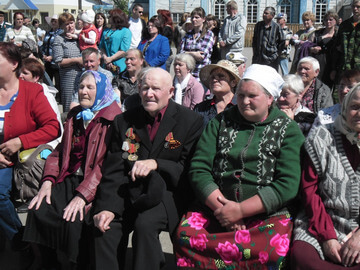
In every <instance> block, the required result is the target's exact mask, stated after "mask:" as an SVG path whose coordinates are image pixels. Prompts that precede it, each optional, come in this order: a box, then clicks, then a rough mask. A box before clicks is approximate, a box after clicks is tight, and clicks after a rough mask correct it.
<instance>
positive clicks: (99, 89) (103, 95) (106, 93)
mask: <svg viewBox="0 0 360 270" xmlns="http://www.w3.org/2000/svg"><path fill="white" fill-rule="evenodd" d="M88 73H91V74H92V75H93V76H94V78H95V82H96V96H95V101H94V104H93V105H92V107H91V108H87V109H84V108H83V109H82V111H81V112H79V113H78V114H77V115H76V119H80V118H82V119H84V120H85V121H89V120H91V119H93V118H94V116H95V114H94V112H97V111H100V110H101V109H103V108H105V107H107V106H109V105H110V104H111V103H113V102H114V101H116V102H120V98H119V96H118V95H117V94H116V93H115V92H114V90H113V88H112V86H111V82H110V80H109V79H108V78H107V77H106V75H105V74H103V73H101V72H97V71H93V70H86V71H84V72H83V74H81V77H80V82H81V81H82V79H83V78H84V76H87V75H86V74H88Z"/></svg>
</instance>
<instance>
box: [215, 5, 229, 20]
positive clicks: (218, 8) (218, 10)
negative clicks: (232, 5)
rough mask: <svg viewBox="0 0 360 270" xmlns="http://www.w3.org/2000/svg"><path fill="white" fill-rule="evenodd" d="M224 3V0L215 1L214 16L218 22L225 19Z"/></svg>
mask: <svg viewBox="0 0 360 270" xmlns="http://www.w3.org/2000/svg"><path fill="white" fill-rule="evenodd" d="M225 9H226V7H225V1H224V0H215V11H214V13H215V16H217V17H218V18H219V19H220V21H222V20H224V18H225Z"/></svg>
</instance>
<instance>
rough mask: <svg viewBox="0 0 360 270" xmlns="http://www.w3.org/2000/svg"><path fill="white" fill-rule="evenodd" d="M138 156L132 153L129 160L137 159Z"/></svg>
mask: <svg viewBox="0 0 360 270" xmlns="http://www.w3.org/2000/svg"><path fill="white" fill-rule="evenodd" d="M138 158H139V157H138V156H137V155H136V154H130V155H129V156H128V160H130V161H137V159H138Z"/></svg>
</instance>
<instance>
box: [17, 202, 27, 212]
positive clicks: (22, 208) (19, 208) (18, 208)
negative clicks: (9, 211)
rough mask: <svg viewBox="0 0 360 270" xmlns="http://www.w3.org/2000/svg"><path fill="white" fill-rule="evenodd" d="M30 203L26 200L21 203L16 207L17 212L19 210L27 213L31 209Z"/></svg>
mask: <svg viewBox="0 0 360 270" xmlns="http://www.w3.org/2000/svg"><path fill="white" fill-rule="evenodd" d="M28 207H29V203H28V202H25V203H23V204H22V205H20V206H19V207H17V208H16V212H18V213H19V214H21V213H27V212H28V211H29V208H28Z"/></svg>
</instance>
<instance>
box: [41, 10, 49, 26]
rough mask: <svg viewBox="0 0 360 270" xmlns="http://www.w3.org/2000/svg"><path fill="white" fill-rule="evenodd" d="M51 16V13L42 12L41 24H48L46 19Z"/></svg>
mask: <svg viewBox="0 0 360 270" xmlns="http://www.w3.org/2000/svg"><path fill="white" fill-rule="evenodd" d="M48 16H49V12H40V18H41V23H42V24H46V20H45V17H48Z"/></svg>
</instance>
